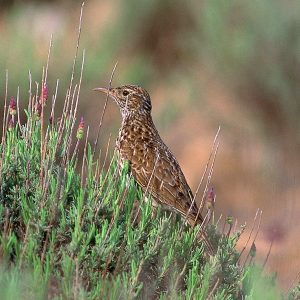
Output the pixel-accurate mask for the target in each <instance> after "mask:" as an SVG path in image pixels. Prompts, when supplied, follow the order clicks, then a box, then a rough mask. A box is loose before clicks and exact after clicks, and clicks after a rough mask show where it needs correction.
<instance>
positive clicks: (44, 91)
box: [40, 84, 49, 105]
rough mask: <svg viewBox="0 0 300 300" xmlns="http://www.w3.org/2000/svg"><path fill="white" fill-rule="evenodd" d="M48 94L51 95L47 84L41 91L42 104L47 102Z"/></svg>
mask: <svg viewBox="0 0 300 300" xmlns="http://www.w3.org/2000/svg"><path fill="white" fill-rule="evenodd" d="M48 96H49V90H48V86H47V85H46V84H45V85H44V86H43V88H42V93H41V96H40V102H41V104H43V105H45V104H46V101H47V99H48Z"/></svg>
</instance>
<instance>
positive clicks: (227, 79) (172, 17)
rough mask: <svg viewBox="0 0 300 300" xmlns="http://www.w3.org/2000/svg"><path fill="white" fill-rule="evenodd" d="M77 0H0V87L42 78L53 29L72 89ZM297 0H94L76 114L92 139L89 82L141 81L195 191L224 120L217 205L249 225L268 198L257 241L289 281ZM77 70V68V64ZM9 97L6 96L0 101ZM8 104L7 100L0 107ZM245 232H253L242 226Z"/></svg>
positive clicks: (94, 113) (110, 114) (115, 122)
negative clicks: (111, 77) (216, 134)
mask: <svg viewBox="0 0 300 300" xmlns="http://www.w3.org/2000/svg"><path fill="white" fill-rule="evenodd" d="M80 6H81V2H80V1H71V0H70V1H50V0H48V1H41V0H39V1H32V2H31V1H20V0H19V1H17V0H15V1H11V0H10V1H3V0H2V1H0V37H1V43H0V78H1V80H0V97H1V103H3V102H4V100H3V99H4V94H5V70H6V69H8V72H9V86H8V95H9V96H16V93H17V87H18V86H19V87H20V101H21V104H22V105H23V107H25V105H27V100H28V88H29V81H28V71H29V70H30V71H31V73H32V78H33V82H34V81H39V82H40V81H41V74H42V67H43V66H44V65H45V64H46V59H47V51H48V47H49V40H50V35H51V34H53V48H52V55H51V59H50V67H49V78H48V86H49V92H50V94H53V93H54V92H55V84H56V80H57V78H59V79H60V84H59V93H58V94H59V96H58V100H57V101H58V105H61V103H63V101H64V96H65V93H66V88H67V86H68V84H69V80H70V74H71V69H72V62H73V57H74V53H75V45H76V35H77V31H78V20H79V12H80ZM299 11H300V2H299V1H298V0H294V1H293V0H290V1H284V0H265V1H259V0H253V1H235V0H230V1H219V0H209V1H208V0H207V1H204V0H202V1H185V3H184V4H183V2H182V1H179V0H178V1H174V0H165V1H160V0H152V1H140V0H127V1H121V0H116V1H109V0H98V1H93V0H89V1H86V3H85V9H84V15H83V28H82V37H81V43H80V49H79V65H78V68H79V66H80V60H81V57H82V50H83V49H86V60H85V67H84V76H83V82H82V87H81V88H82V90H81V98H80V99H81V100H80V101H81V102H80V109H79V110H80V113H79V114H80V115H82V116H84V119H85V120H86V124H87V125H89V126H90V127H91V132H90V139H91V140H94V138H95V136H96V133H97V126H98V122H99V119H100V115H101V112H102V109H103V105H104V102H105V97H103V96H100V95H97V94H95V93H94V92H93V91H92V88H94V87H98V86H107V85H108V82H109V78H110V74H111V71H112V68H113V66H114V64H115V62H116V61H118V68H117V70H116V73H115V76H114V81H113V85H121V84H125V83H131V84H139V85H141V86H143V87H145V88H146V89H147V90H148V91H149V93H150V95H151V97H152V102H153V118H154V120H155V123H156V125H157V127H158V130H159V132H160V133H161V136H162V137H163V139H164V140H165V141H166V143H167V144H168V145H169V146H170V148H171V150H172V151H173V153H174V154H175V155H176V157H177V158H178V160H179V162H180V164H181V166H182V168H183V171H184V173H185V174H186V177H187V179H188V182H189V183H190V185H191V187H192V189H193V190H194V191H195V189H196V187H197V185H198V182H199V180H200V178H201V175H202V172H203V169H204V166H205V164H206V161H207V159H208V157H209V153H210V149H211V145H212V142H213V139H214V136H215V133H216V131H217V129H218V126H219V125H220V126H221V127H222V129H221V137H220V143H221V144H220V148H219V152H218V156H217V160H216V165H215V170H214V174H213V178H212V185H213V186H214V188H215V191H216V195H217V203H216V215H217V216H219V215H220V214H222V215H224V216H228V215H230V216H233V217H234V218H237V219H238V222H239V224H243V223H245V222H246V223H247V224H248V227H247V228H248V229H247V230H248V231H250V229H251V224H252V222H253V218H254V216H255V212H256V210H257V208H261V209H262V210H263V219H262V225H261V230H260V233H259V235H258V238H257V242H256V247H257V252H258V258H259V259H260V261H261V262H263V261H264V259H265V257H266V255H267V252H268V249H269V245H270V243H271V241H272V240H273V241H274V243H273V248H272V252H271V255H270V258H269V261H268V263H267V266H266V269H267V270H271V271H274V272H277V275H278V278H279V281H280V284H281V286H282V287H283V288H285V289H287V288H289V287H290V285H291V284H292V281H293V280H296V277H297V273H298V272H299V270H300V239H299V230H300V227H299V225H300V155H299V154H300V121H299V115H300V98H299V91H300V85H299V83H300V18H299ZM76 74H77V75H76V76H77V78H78V74H79V70H78V72H77V73H76ZM1 106H2V105H1ZM0 112H1V115H2V108H1V111H0ZM120 121H121V118H120V115H119V111H118V109H117V107H116V106H115V105H114V104H113V103H111V102H109V104H108V108H107V112H106V114H105V117H104V124H103V128H102V131H101V135H100V146H101V147H103V148H105V147H106V145H107V143H108V139H109V135H110V134H111V135H112V140H113V142H112V145H111V151H112V149H113V144H114V140H115V138H116V136H117V132H118V128H119V126H120ZM245 238H246V236H245Z"/></svg>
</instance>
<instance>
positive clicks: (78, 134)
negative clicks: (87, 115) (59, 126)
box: [76, 117, 84, 140]
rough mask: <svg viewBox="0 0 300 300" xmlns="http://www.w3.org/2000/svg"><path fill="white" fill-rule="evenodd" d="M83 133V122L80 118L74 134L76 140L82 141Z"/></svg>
mask: <svg viewBox="0 0 300 300" xmlns="http://www.w3.org/2000/svg"><path fill="white" fill-rule="evenodd" d="M83 131H84V120H83V117H81V119H80V123H79V125H78V129H77V133H76V137H77V139H78V140H80V139H82V137H83Z"/></svg>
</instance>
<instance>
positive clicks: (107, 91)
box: [93, 87, 109, 94]
mask: <svg viewBox="0 0 300 300" xmlns="http://www.w3.org/2000/svg"><path fill="white" fill-rule="evenodd" d="M93 91H96V92H101V93H103V94H109V89H107V88H103V87H99V88H95V89H93Z"/></svg>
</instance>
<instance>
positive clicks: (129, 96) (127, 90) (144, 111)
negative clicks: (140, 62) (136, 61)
mask: <svg viewBox="0 0 300 300" xmlns="http://www.w3.org/2000/svg"><path fill="white" fill-rule="evenodd" d="M94 91H99V92H102V93H104V94H108V96H109V97H110V98H112V99H113V100H114V101H115V102H116V103H117V104H118V106H119V108H120V111H121V114H122V116H123V117H124V116H127V115H134V114H139V115H150V114H151V108H152V106H151V100H150V96H149V94H148V92H147V91H146V90H145V89H143V88H141V87H139V86H136V85H123V86H120V87H116V88H110V89H107V88H96V89H94Z"/></svg>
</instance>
